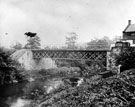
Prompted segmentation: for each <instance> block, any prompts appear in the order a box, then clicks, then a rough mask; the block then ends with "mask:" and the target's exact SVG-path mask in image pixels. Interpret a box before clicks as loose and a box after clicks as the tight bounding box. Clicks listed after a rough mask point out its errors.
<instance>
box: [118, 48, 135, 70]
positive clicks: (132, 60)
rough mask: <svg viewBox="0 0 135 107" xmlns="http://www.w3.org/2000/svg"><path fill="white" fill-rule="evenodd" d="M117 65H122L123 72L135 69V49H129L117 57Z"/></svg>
mask: <svg viewBox="0 0 135 107" xmlns="http://www.w3.org/2000/svg"><path fill="white" fill-rule="evenodd" d="M116 65H122V67H121V71H124V70H128V69H132V68H135V49H134V48H127V49H123V51H122V52H121V53H120V55H118V56H117V57H116Z"/></svg>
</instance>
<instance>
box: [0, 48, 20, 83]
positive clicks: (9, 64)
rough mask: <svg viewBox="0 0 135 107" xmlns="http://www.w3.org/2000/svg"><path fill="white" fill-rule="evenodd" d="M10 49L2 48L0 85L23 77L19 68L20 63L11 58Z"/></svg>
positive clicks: (0, 55)
mask: <svg viewBox="0 0 135 107" xmlns="http://www.w3.org/2000/svg"><path fill="white" fill-rule="evenodd" d="M10 55H11V53H10V51H9V50H6V49H4V48H0V85H3V84H8V83H12V82H13V81H14V80H15V81H18V80H21V79H22V76H21V74H20V71H18V70H17V65H18V63H17V62H16V61H14V60H12V59H11V57H10Z"/></svg>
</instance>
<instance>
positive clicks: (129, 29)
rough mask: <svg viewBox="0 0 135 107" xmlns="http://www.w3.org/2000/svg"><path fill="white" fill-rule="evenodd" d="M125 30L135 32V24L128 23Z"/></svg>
mask: <svg viewBox="0 0 135 107" xmlns="http://www.w3.org/2000/svg"><path fill="white" fill-rule="evenodd" d="M124 32H135V24H130V25H128V26H127V27H126V29H125V30H124Z"/></svg>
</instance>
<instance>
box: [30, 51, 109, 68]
mask: <svg viewBox="0 0 135 107" xmlns="http://www.w3.org/2000/svg"><path fill="white" fill-rule="evenodd" d="M108 52H109V50H42V49H39V50H32V53H33V59H35V60H36V59H42V58H52V59H66V60H87V61H97V62H100V63H102V64H103V65H104V66H106V64H107V53H108Z"/></svg>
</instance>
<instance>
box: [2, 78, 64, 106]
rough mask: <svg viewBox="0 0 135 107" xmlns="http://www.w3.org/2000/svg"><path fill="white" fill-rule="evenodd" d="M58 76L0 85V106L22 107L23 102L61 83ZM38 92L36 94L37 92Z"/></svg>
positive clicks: (51, 89)
mask: <svg viewBox="0 0 135 107" xmlns="http://www.w3.org/2000/svg"><path fill="white" fill-rule="evenodd" d="M62 84H63V82H62V80H61V79H60V78H51V79H45V78H44V79H38V80H35V81H32V82H30V81H23V82H21V83H16V84H9V85H4V86H1V87H0V107H22V106H23V105H24V104H27V103H29V102H30V100H34V98H38V97H39V96H36V95H38V94H41V95H43V93H45V94H46V93H50V92H52V91H53V90H55V89H57V88H58V87H60V85H62ZM37 93H38V94H37Z"/></svg>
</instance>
